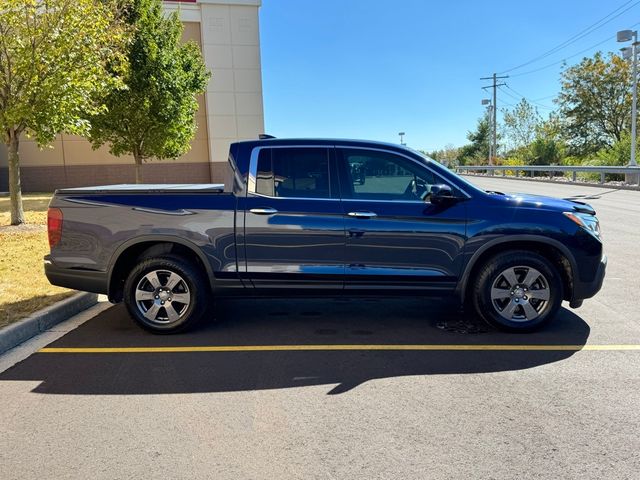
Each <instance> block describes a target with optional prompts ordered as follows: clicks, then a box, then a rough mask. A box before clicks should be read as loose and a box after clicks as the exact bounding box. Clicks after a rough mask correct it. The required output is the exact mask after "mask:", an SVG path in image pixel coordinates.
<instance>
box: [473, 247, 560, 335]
mask: <svg viewBox="0 0 640 480" xmlns="http://www.w3.org/2000/svg"><path fill="white" fill-rule="evenodd" d="M562 297H563V290H562V280H561V278H560V275H559V274H558V272H557V270H556V268H555V267H554V266H553V264H552V263H551V262H550V261H548V260H547V259H546V258H545V257H543V256H541V255H538V254H536V253H533V252H527V251H520V250H518V251H516V250H512V251H507V252H504V253H501V254H498V255H496V256H494V257H492V258H491V259H490V260H488V261H487V263H486V264H485V265H483V267H482V268H481V270H480V272H479V273H478V276H477V277H476V282H475V284H474V285H473V286H472V297H471V300H472V302H473V307H474V310H475V311H476V313H477V314H478V315H479V316H480V317H482V318H483V319H484V320H486V321H487V322H488V323H490V324H491V325H493V326H495V327H497V328H499V329H501V330H506V331H510V332H530V331H533V330H536V329H538V328H540V327H542V326H543V325H544V324H546V323H548V322H549V321H551V320H552V319H553V318H554V317H555V315H556V314H557V312H558V309H559V308H560V305H561V304H562Z"/></svg>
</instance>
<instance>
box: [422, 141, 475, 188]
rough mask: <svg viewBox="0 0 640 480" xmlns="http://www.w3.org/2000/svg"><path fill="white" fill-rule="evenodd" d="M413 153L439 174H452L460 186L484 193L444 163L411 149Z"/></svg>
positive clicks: (446, 176)
mask: <svg viewBox="0 0 640 480" xmlns="http://www.w3.org/2000/svg"><path fill="white" fill-rule="evenodd" d="M411 150H412V151H413V152H414V153H416V154H417V155H419V156H420V157H421V158H422V159H423V160H425V161H426V163H427V164H428V165H429V166H430V167H431V168H433V169H434V170H436V171H437V172H438V173H440V175H442V176H443V177H445V178H450V177H452V176H454V177H455V178H456V180H457V181H458V183H459V184H461V185H460V186H461V187H462V188H466V189H468V190H471V191H475V192H481V193H486V192H485V191H484V190H483V189H481V188H480V187H478V186H476V185H474V184H473V183H471V182H469V181H468V180H467V179H466V178H464V177H462V176H460V175H458V174H457V173H456V172H454V171H453V170H450V169H448V168H447V167H445V166H444V165H442V164H441V163H440V162H437V161H436V160H434V159H433V158H431V157H428V156H427V155H425V154H424V153H422V152H419V151H417V150H413V149H411Z"/></svg>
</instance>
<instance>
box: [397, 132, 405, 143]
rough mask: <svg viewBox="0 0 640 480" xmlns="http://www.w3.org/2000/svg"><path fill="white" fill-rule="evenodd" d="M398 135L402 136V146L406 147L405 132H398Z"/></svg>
mask: <svg viewBox="0 0 640 480" xmlns="http://www.w3.org/2000/svg"><path fill="white" fill-rule="evenodd" d="M398 135H400V145H403V146H404V145H405V143H404V136H405V135H406V134H405V133H404V132H398Z"/></svg>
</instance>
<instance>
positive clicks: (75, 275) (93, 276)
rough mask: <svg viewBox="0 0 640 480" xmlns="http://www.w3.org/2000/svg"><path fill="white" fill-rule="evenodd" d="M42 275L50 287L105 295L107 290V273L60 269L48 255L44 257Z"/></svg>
mask: <svg viewBox="0 0 640 480" xmlns="http://www.w3.org/2000/svg"><path fill="white" fill-rule="evenodd" d="M44 274H45V275H46V276H47V279H48V280H49V282H50V283H51V284H52V285H57V286H59V287H65V288H71V289H73V290H80V291H83V292H92V293H102V294H106V293H107V292H108V290H109V280H108V276H107V272H100V271H96V270H85V269H80V268H62V267H59V266H57V265H55V264H54V263H53V262H52V261H51V258H50V257H49V255H45V257H44Z"/></svg>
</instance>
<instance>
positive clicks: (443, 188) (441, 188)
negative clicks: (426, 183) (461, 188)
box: [429, 184, 456, 205]
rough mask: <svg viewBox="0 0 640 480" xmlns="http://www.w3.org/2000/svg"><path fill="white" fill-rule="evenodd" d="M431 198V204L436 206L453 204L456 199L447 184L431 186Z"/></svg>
mask: <svg viewBox="0 0 640 480" xmlns="http://www.w3.org/2000/svg"><path fill="white" fill-rule="evenodd" d="M429 197H430V199H431V203H433V204H435V205H440V204H442V203H446V202H451V201H453V200H455V199H456V197H455V196H454V195H453V190H451V187H450V186H449V185H445V184H439V185H431V195H430V196H429Z"/></svg>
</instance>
